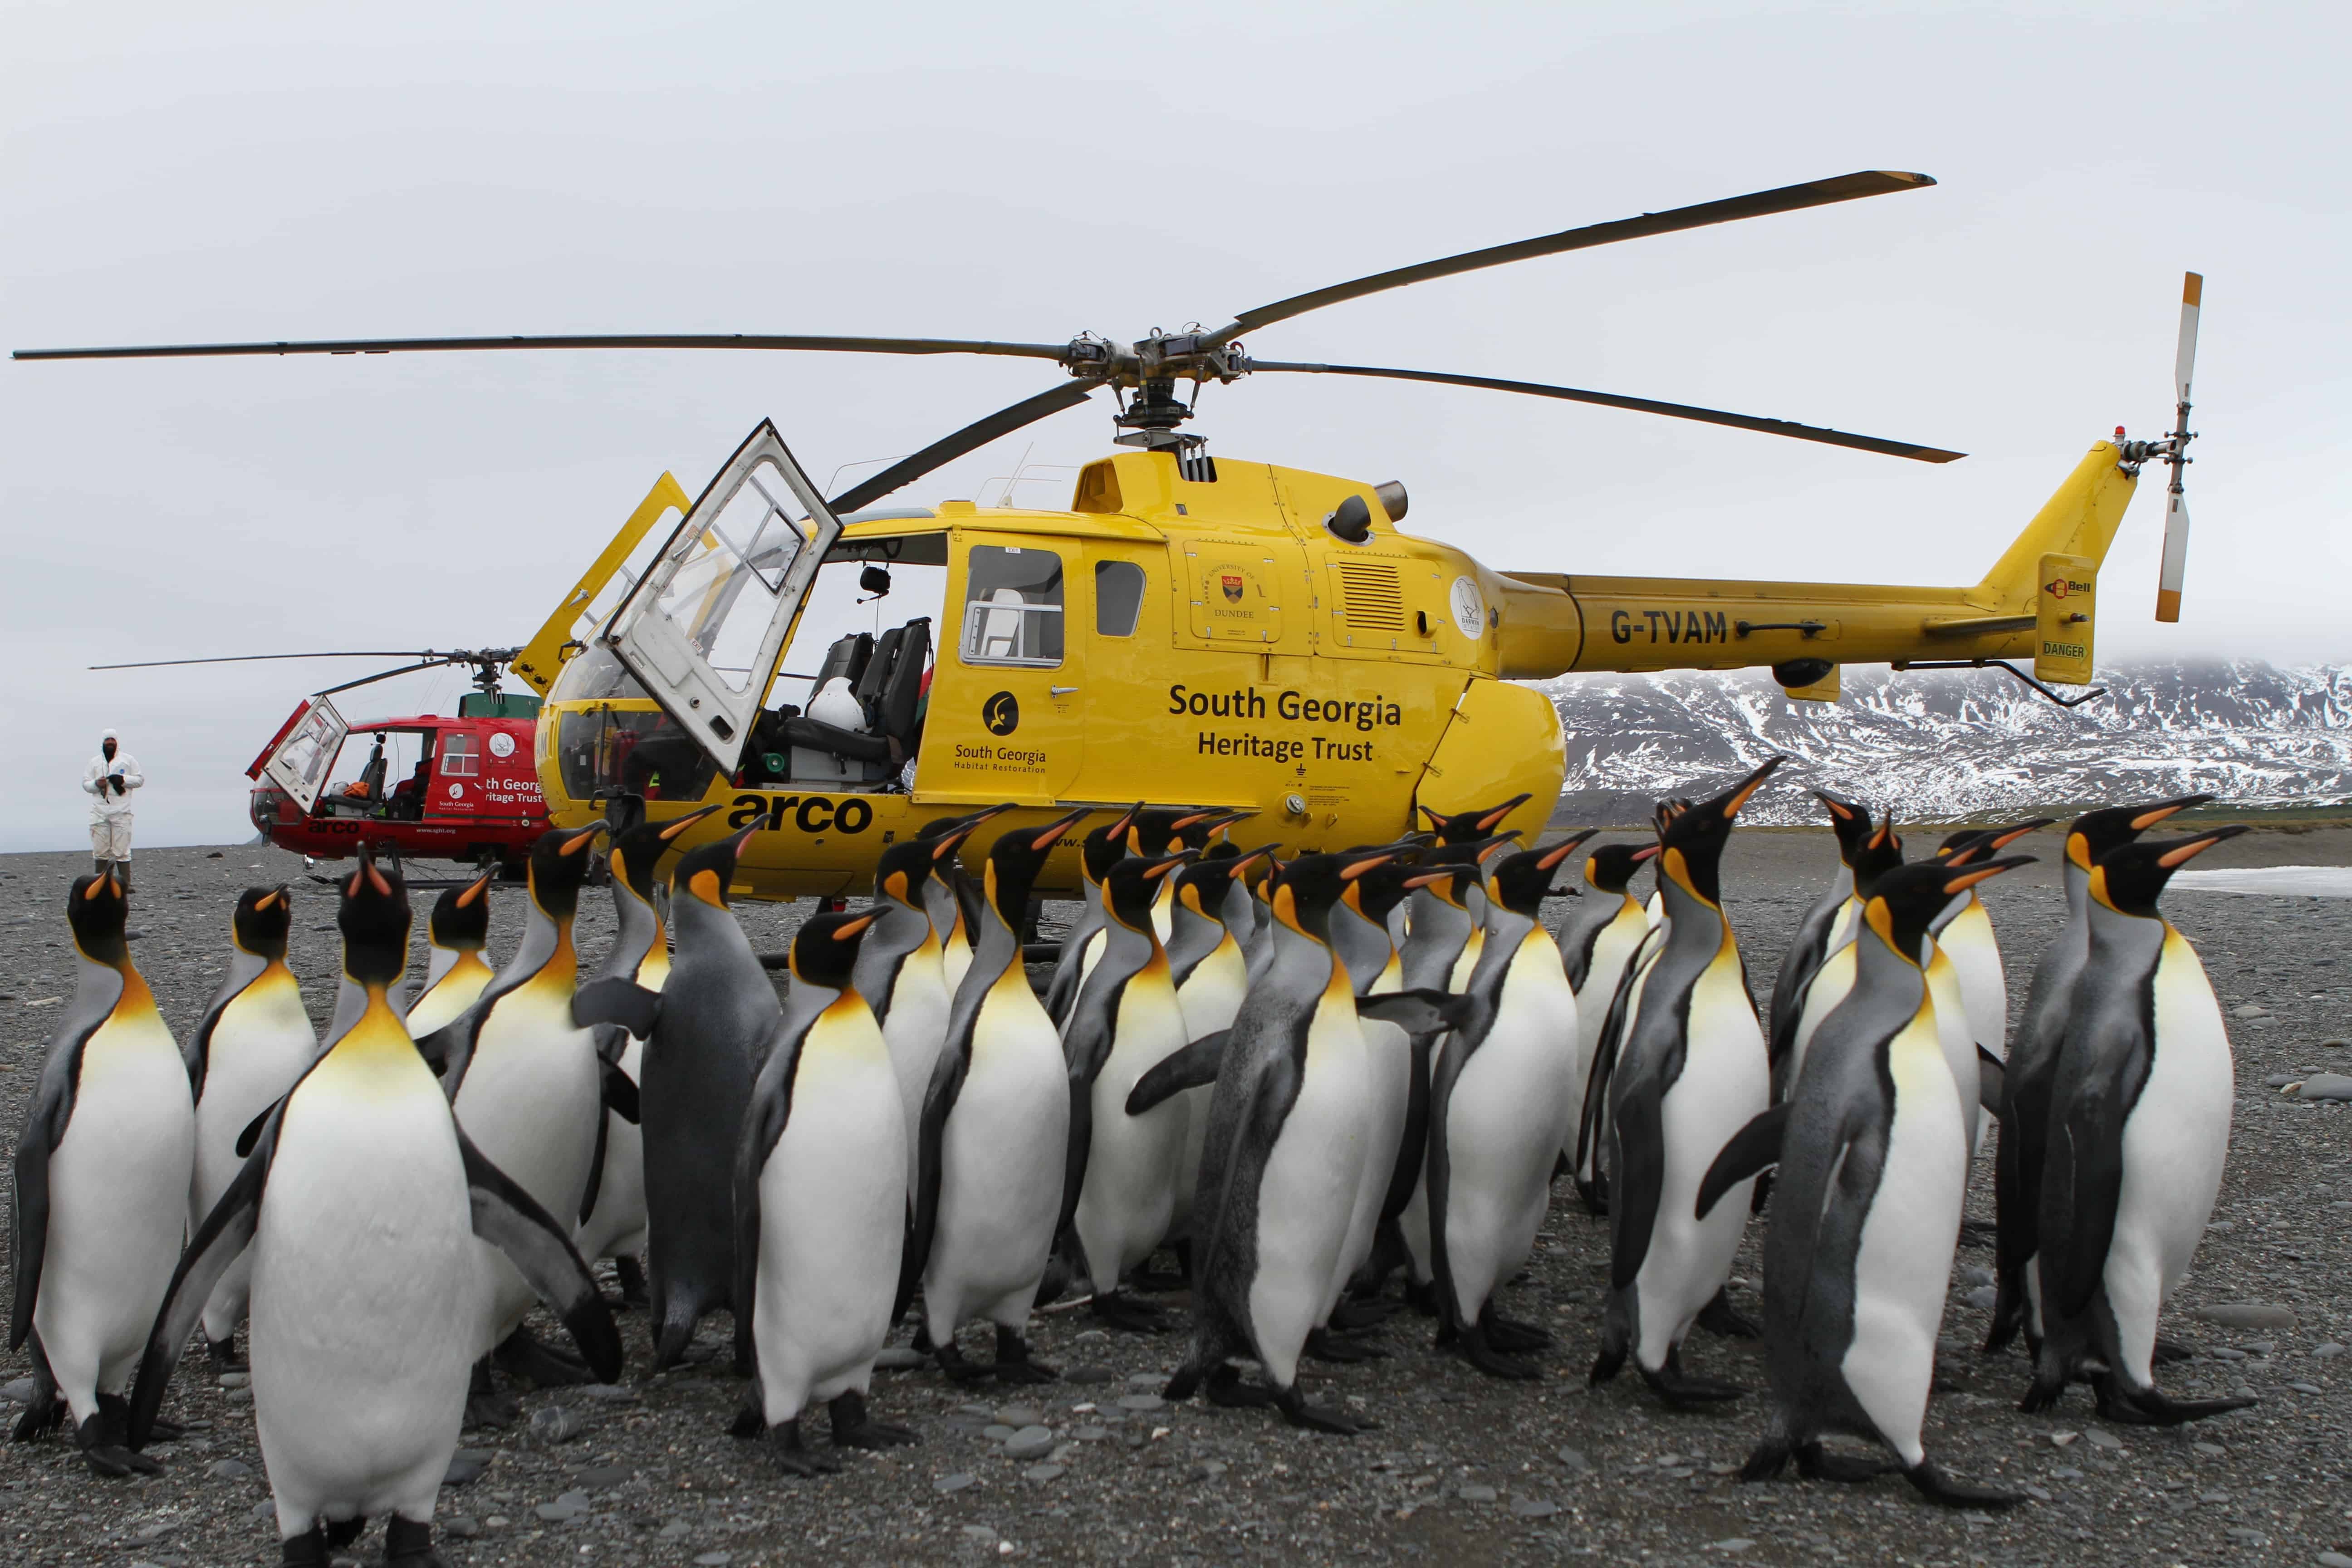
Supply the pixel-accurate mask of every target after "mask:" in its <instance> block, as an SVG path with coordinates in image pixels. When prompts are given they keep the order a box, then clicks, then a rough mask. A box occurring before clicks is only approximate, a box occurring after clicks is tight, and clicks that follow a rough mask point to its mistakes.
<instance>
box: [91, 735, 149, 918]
mask: <svg viewBox="0 0 2352 1568" xmlns="http://www.w3.org/2000/svg"><path fill="white" fill-rule="evenodd" d="M146 782H147V780H146V779H145V778H144V777H143V776H142V775H141V773H140V772H139V759H138V758H136V757H134V756H132V755H131V753H130V752H126V751H124V750H123V749H122V745H121V742H120V741H118V740H117V739H116V738H115V734H114V731H111V730H109V731H106V734H105V736H104V737H103V738H102V739H101V740H100V742H99V747H98V755H96V756H94V757H92V758H90V760H89V766H88V767H87V768H84V769H83V770H82V774H81V787H82V790H83V792H84V793H85V794H87V795H89V797H90V802H89V852H90V854H91V855H92V856H94V857H95V858H97V861H98V872H99V874H100V876H104V875H105V874H106V870H107V868H108V867H110V866H111V867H112V868H114V879H115V880H116V881H118V882H120V883H121V884H122V890H123V891H124V892H126V893H127V892H129V891H130V890H131V791H132V790H135V789H137V788H138V787H139V786H140V785H141V784H145V783H146Z"/></svg>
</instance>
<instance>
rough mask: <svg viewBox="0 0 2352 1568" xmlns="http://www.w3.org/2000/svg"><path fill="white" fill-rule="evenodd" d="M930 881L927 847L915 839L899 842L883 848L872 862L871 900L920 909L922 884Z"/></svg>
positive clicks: (929, 850)
mask: <svg viewBox="0 0 2352 1568" xmlns="http://www.w3.org/2000/svg"><path fill="white" fill-rule="evenodd" d="M952 853H953V851H952V850H950V854H952ZM930 879H931V846H930V845H929V844H926V843H924V842H923V841H922V840H921V839H919V838H907V839H901V840H900V841H899V842H898V843H896V844H893V845H891V846H889V847H887V848H886V849H884V850H883V851H882V858H881V859H879V860H877V862H875V866H874V901H875V902H876V903H877V904H879V903H883V902H885V901H887V902H891V903H898V904H904V905H906V906H907V907H908V909H912V910H920V909H921V908H922V907H923V884H924V883H925V882H928V881H929V880H930Z"/></svg>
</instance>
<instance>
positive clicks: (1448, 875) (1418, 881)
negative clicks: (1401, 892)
mask: <svg viewBox="0 0 2352 1568" xmlns="http://www.w3.org/2000/svg"><path fill="white" fill-rule="evenodd" d="M1453 877H1454V873H1453V872H1452V871H1450V870H1446V871H1423V873H1422V874H1421V875H1420V876H1418V877H1407V878H1406V879H1404V885H1405V886H1406V887H1408V888H1433V887H1435V886H1437V884H1438V883H1440V882H1444V881H1450V880H1452V879H1453Z"/></svg>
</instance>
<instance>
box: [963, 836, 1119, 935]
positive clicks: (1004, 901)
mask: <svg viewBox="0 0 2352 1568" xmlns="http://www.w3.org/2000/svg"><path fill="white" fill-rule="evenodd" d="M1132 811H1133V808H1132V807H1130V808H1129V812H1128V813H1124V814H1122V815H1132ZM1093 815H1094V813H1093V812H1092V811H1091V810H1089V809H1088V808H1087V807H1084V806H1081V807H1080V808H1079V809H1077V810H1076V811H1073V812H1070V813H1069V814H1067V815H1066V816H1057V817H1055V819H1054V820H1053V821H1051V822H1049V823H1047V824H1045V826H1043V827H1016V828H1014V829H1013V831H1011V832H1009V833H1003V834H999V835H998V836H997V839H996V842H995V843H993V844H992V845H990V846H989V847H988V870H987V872H986V877H987V893H988V898H989V901H990V902H991V903H992V904H994V905H995V906H996V912H997V913H998V914H1000V915H1002V916H1003V918H1004V923H1005V924H1007V925H1009V926H1011V927H1012V928H1013V930H1014V931H1019V930H1020V929H1021V921H1022V917H1023V916H1024V914H1026V913H1027V912H1028V909H1029V889H1032V888H1034V887H1035V886H1036V885H1037V877H1038V874H1039V873H1040V872H1042V871H1044V870H1045V860H1046V858H1047V857H1048V856H1050V855H1052V854H1053V853H1054V846H1055V845H1056V844H1058V843H1060V842H1061V840H1062V835H1063V834H1065V833H1067V832H1068V831H1069V830H1070V829H1071V828H1073V827H1076V826H1077V825H1078V824H1079V823H1081V822H1084V821H1085V820H1086V819H1087V817H1089V816H1093Z"/></svg>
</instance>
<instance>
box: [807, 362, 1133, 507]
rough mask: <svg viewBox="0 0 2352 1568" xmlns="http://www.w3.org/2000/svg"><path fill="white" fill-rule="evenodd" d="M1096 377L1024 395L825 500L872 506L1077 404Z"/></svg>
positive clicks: (841, 504)
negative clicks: (1004, 438)
mask: <svg viewBox="0 0 2352 1568" xmlns="http://www.w3.org/2000/svg"><path fill="white" fill-rule="evenodd" d="M1099 385H1101V383H1100V382H1097V381H1072V382H1066V383H1064V384H1062V385H1060V386H1057V387H1055V388H1054V389H1053V390H1052V391H1050V392H1041V393H1039V394H1038V395H1036V396H1034V397H1027V398H1024V399H1022V400H1021V401H1020V402H1018V403H1016V404H1014V405H1013V406H1012V407H1010V408H1000V409H998V410H997V411H996V412H995V413H993V414H992V415H990V416H988V417H987V418H985V419H980V420H975V421H973V422H972V423H971V424H970V425H967V426H964V427H963V428H962V429H961V430H959V431H957V432H956V433H955V434H954V435H952V436H949V437H943V438H941V439H940V440H937V441H934V442H932V443H931V444H930V445H929V446H928V447H924V448H923V449H922V450H921V451H919V452H917V453H916V454H915V455H914V456H912V457H909V458H899V459H898V461H897V462H895V463H893V464H891V465H890V466H889V467H888V468H885V469H883V470H882V471H881V472H880V473H878V474H877V475H875V476H874V477H873V478H872V479H866V480H865V481H864V482H862V483H859V484H856V485H853V486H851V487H850V488H849V489H845V490H844V491H842V492H841V493H840V494H839V495H837V496H835V497H834V498H833V500H830V501H827V502H826V503H825V504H826V505H827V506H829V507H831V508H832V509H833V510H834V513H835V515H836V516H847V515H848V514H849V513H851V512H853V511H860V510H864V509H866V507H869V506H872V505H873V504H874V503H875V502H876V501H877V500H881V499H882V498H883V497H884V496H887V495H888V494H889V493H890V492H891V491H892V490H895V489H898V488H900V487H901V486H903V485H909V484H912V483H913V482H914V481H915V480H917V479H921V478H922V477H923V476H924V475H925V474H928V473H929V472H930V471H931V470H932V469H933V468H939V467H940V465H941V464H944V463H952V462H954V461H955V460H956V459H957V458H961V457H962V456H963V455H964V454H965V453H966V452H971V451H976V450H977V449H979V448H980V447H985V446H987V445H988V444H989V443H990V442H991V441H993V440H995V439H996V438H997V437H999V436H1009V435H1011V434H1012V433H1013V431H1015V430H1018V429H1020V428H1021V427H1022V426H1024V425H1034V424H1035V423H1036V422H1037V421H1038V420H1040V419H1043V418H1045V416H1047V415H1049V414H1059V413H1060V412H1061V411H1062V410H1063V409H1065V408H1076V406H1077V405H1079V404H1081V403H1084V402H1085V401H1086V400H1087V398H1088V397H1090V396H1092V395H1094V390H1095V388H1096V387H1097V386H1099Z"/></svg>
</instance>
